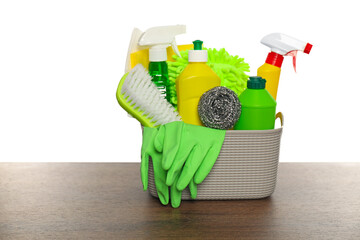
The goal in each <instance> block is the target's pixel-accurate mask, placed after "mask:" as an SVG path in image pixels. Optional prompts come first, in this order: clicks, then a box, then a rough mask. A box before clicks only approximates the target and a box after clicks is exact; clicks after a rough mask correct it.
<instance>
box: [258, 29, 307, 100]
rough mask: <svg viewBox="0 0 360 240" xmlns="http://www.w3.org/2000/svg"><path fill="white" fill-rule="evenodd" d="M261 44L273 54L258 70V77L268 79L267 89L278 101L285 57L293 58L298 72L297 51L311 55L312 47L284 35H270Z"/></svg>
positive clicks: (269, 55)
mask: <svg viewBox="0 0 360 240" xmlns="http://www.w3.org/2000/svg"><path fill="white" fill-rule="evenodd" d="M261 43H262V44H264V45H266V46H268V47H270V48H271V52H270V53H269V54H268V56H267V58H266V61H265V64H263V65H262V66H261V67H259V68H258V70H257V75H258V76H260V77H262V78H265V79H266V81H267V83H266V89H267V90H268V91H269V93H270V94H271V96H273V98H274V99H275V100H276V95H277V90H278V85H279V78H280V71H281V65H282V62H283V60H284V57H283V56H293V65H294V69H295V71H296V53H297V51H303V52H304V53H307V54H309V53H310V50H311V48H312V45H311V44H310V43H306V42H303V41H300V40H297V39H295V38H293V37H290V36H287V35H285V34H282V33H272V34H269V35H267V36H265V37H264V38H263V39H262V40H261Z"/></svg>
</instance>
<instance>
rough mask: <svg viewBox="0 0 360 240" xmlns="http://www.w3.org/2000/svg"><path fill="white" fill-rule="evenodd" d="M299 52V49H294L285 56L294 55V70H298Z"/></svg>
mask: <svg viewBox="0 0 360 240" xmlns="http://www.w3.org/2000/svg"><path fill="white" fill-rule="evenodd" d="M297 52H298V50H293V51H290V52H288V53H287V54H285V56H292V57H293V66H294V70H295V72H296V57H297Z"/></svg>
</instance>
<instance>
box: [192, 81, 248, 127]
mask: <svg viewBox="0 0 360 240" xmlns="http://www.w3.org/2000/svg"><path fill="white" fill-rule="evenodd" d="M198 113H199V116H200V119H201V121H202V123H203V124H204V125H205V126H206V127H210V128H216V129H231V128H232V127H234V125H235V123H236V122H237V121H238V120H239V117H240V114H241V104H240V101H239V98H238V96H237V95H236V93H235V92H234V91H232V90H230V89H229V88H227V87H214V88H212V89H210V90H209V91H207V92H205V93H204V94H203V95H202V96H201V98H200V101H199V105H198Z"/></svg>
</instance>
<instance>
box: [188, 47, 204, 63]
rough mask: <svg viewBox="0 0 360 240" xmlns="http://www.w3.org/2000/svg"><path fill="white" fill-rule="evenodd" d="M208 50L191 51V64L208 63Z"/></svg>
mask: <svg viewBox="0 0 360 240" xmlns="http://www.w3.org/2000/svg"><path fill="white" fill-rule="evenodd" d="M207 61H208V52H207V50H189V62H207Z"/></svg>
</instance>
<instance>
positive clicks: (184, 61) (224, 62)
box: [167, 48, 250, 107]
mask: <svg viewBox="0 0 360 240" xmlns="http://www.w3.org/2000/svg"><path fill="white" fill-rule="evenodd" d="M204 49H206V48H204ZM206 50H207V51H208V62H207V64H208V65H209V66H210V67H211V69H212V70H213V71H214V72H215V73H216V74H217V75H218V76H219V77H220V79H221V86H224V87H227V88H229V89H231V90H233V91H234V92H235V93H236V94H237V95H238V96H239V95H240V94H241V93H242V92H243V91H244V90H245V89H246V82H247V80H248V77H249V76H248V75H246V74H245V72H250V66H249V64H247V63H246V62H244V58H240V57H239V56H237V55H236V56H232V55H230V54H229V53H228V52H227V51H226V50H225V49H224V48H221V49H220V50H216V49H214V48H208V49H206ZM188 53H189V50H186V51H181V52H180V54H181V58H180V57H178V56H177V55H174V56H173V59H174V60H175V62H170V61H168V62H167V63H168V71H169V88H170V91H171V96H173V97H172V98H171V99H170V103H171V104H172V105H173V106H175V107H177V97H176V85H175V81H176V78H177V77H178V76H179V75H180V73H181V72H182V71H183V70H184V69H185V68H186V66H187V65H188V63H189V62H188Z"/></svg>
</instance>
